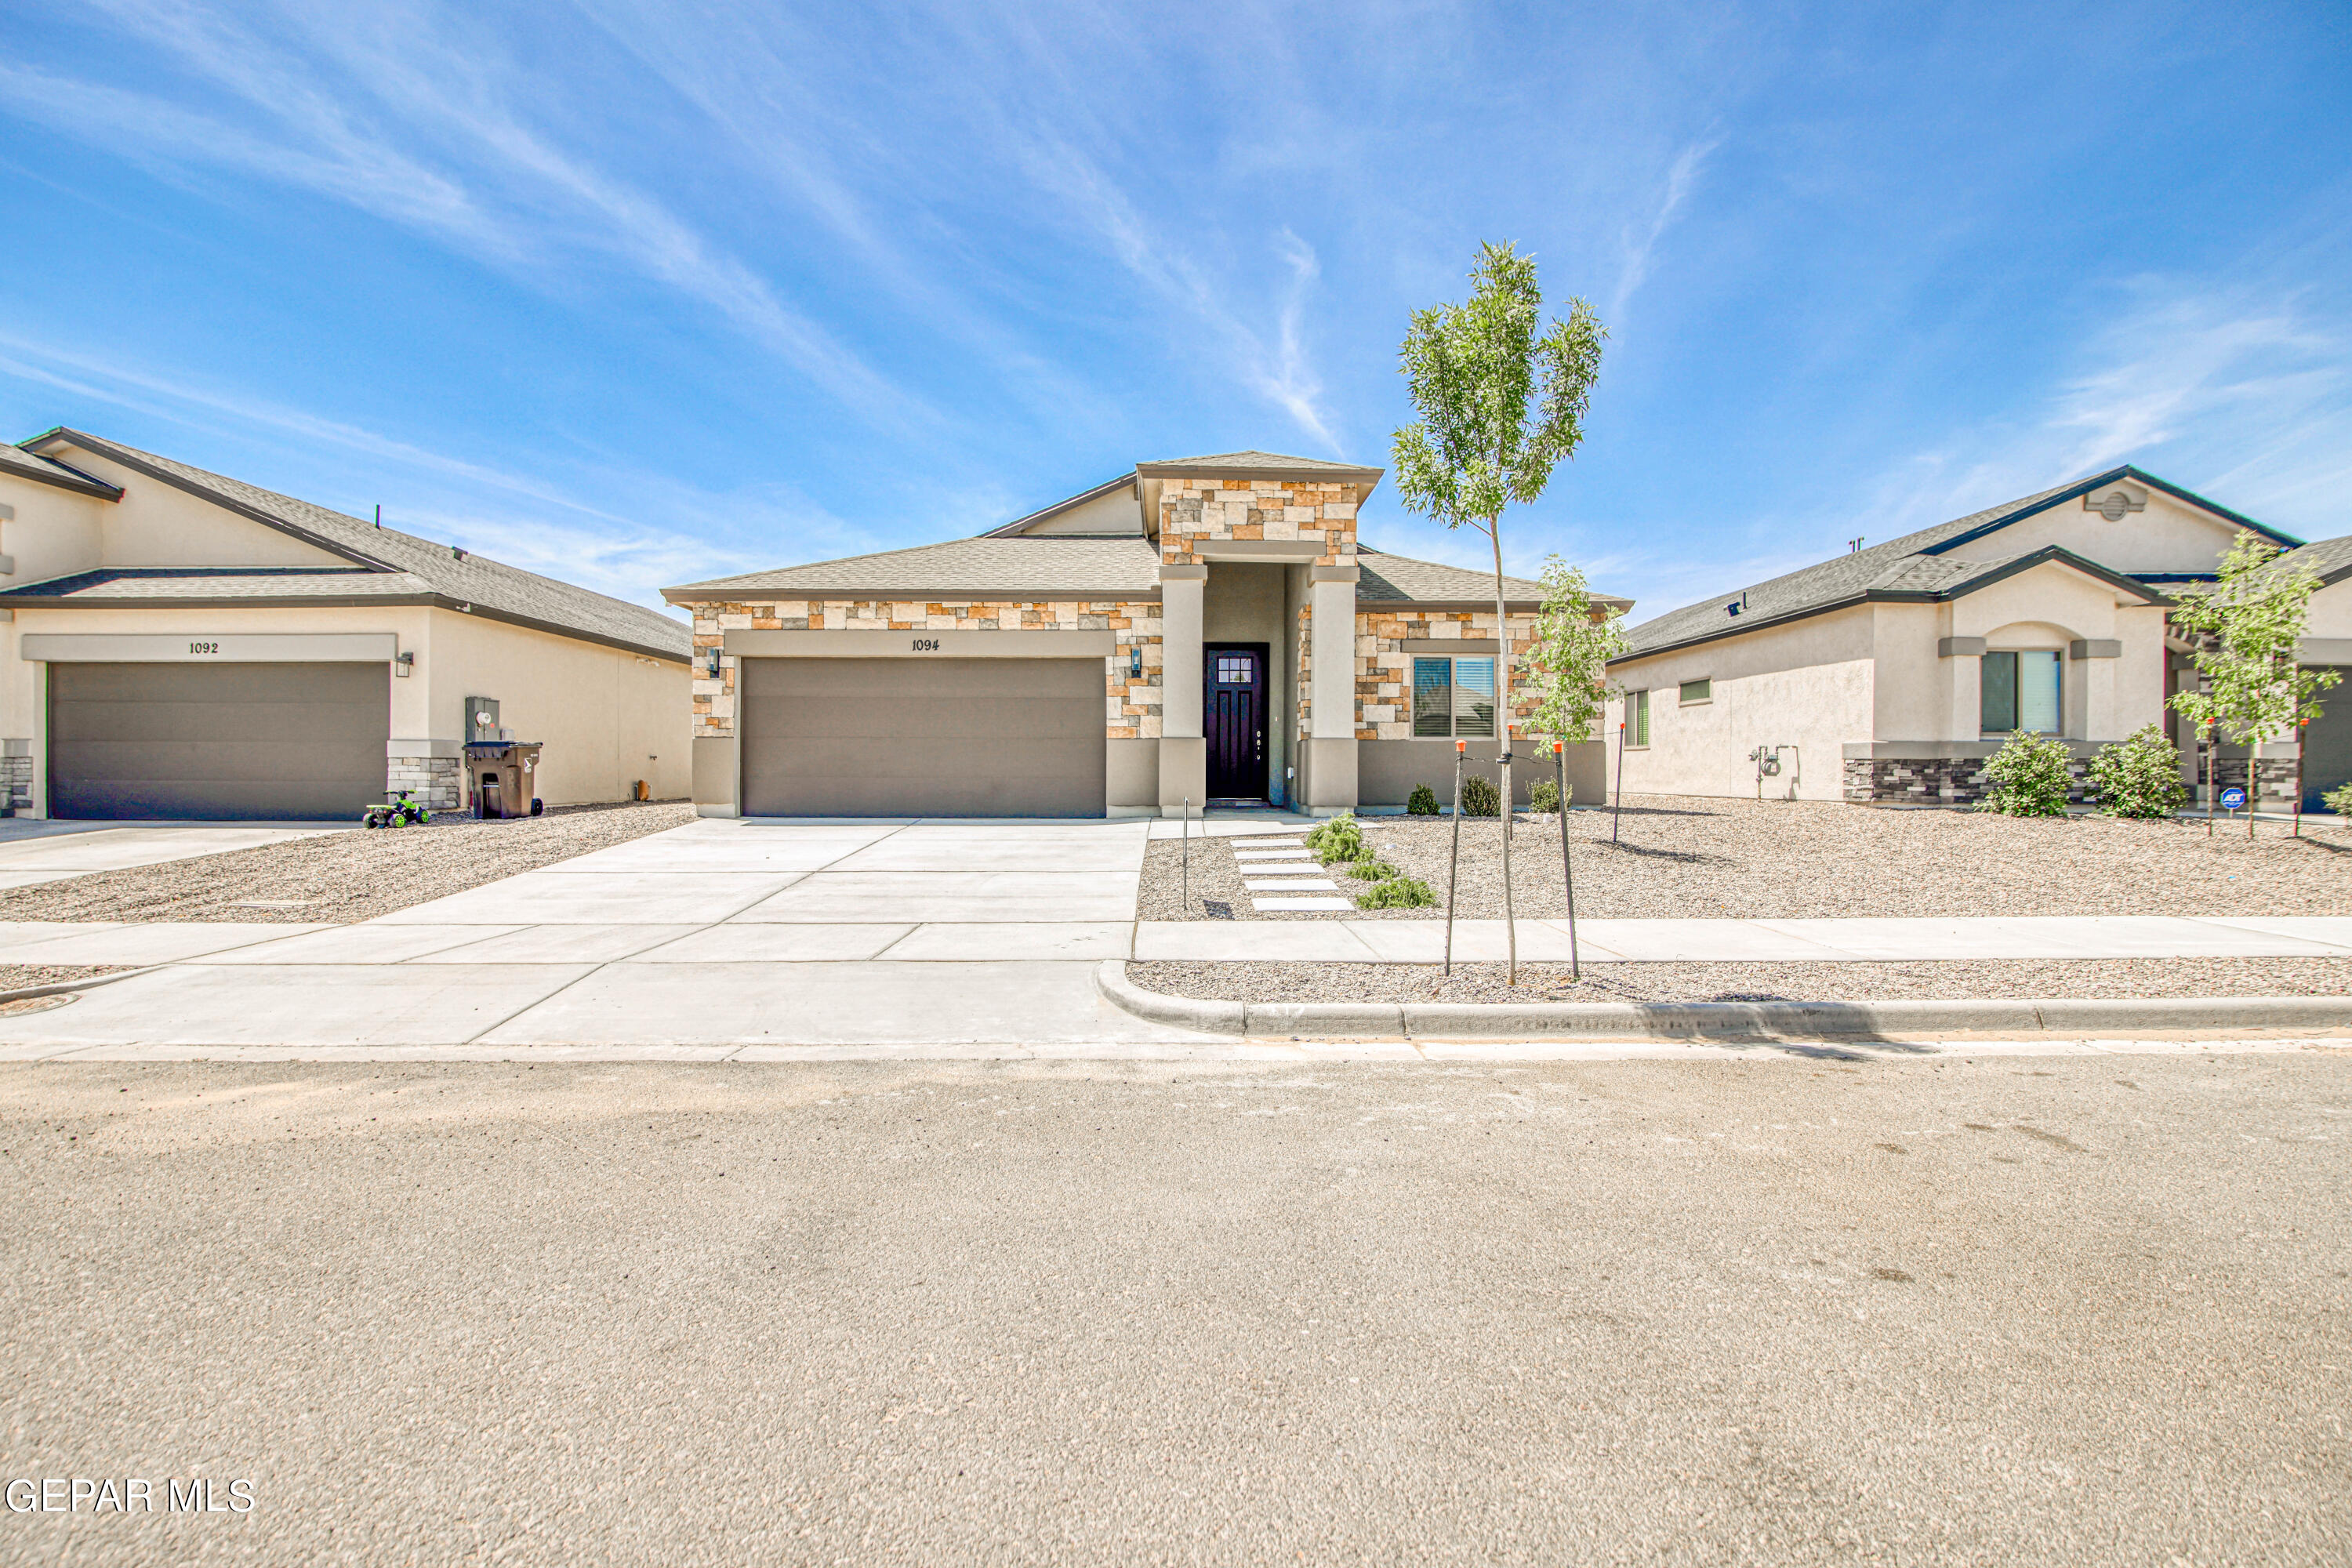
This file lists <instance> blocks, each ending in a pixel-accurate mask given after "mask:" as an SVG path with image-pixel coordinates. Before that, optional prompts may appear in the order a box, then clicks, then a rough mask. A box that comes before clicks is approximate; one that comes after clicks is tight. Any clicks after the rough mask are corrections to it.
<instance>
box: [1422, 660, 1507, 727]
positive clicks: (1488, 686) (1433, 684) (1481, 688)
mask: <svg viewBox="0 0 2352 1568" xmlns="http://www.w3.org/2000/svg"><path fill="white" fill-rule="evenodd" d="M1412 732H1413V733H1414V734H1415V735H1428V736H1433V737H1443V738H1448V739H1451V738H1454V737H1460V738H1463V739H1465V740H1467V739H1476V738H1479V737H1484V736H1490V735H1492V734H1494V732H1495V661H1494V660H1493V659H1492V658H1443V657H1441V658H1416V659H1414V660H1413V661H1412Z"/></svg>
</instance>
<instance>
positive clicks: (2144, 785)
mask: <svg viewBox="0 0 2352 1568" xmlns="http://www.w3.org/2000/svg"><path fill="white" fill-rule="evenodd" d="M2091 785H2092V788H2093V790H2094V791H2095V792H2096V794H2097V795H2098V800H2099V810H2100V812H2101V813H2102V814H2103V815H2105V816H2151V817H2165V816H2171V815H2172V814H2173V813H2174V812H2176V811H2178V810H2179V809H2180V804H2181V802H2183V801H2185V800H2187V799H2188V798H2189V786H2188V785H2187V784H2182V783H2181V782H2180V753H2179V752H2177V751H2175V750H2174V749H2173V745H2172V742H2170V741H2168V740H2167V739H2165V735H2164V730H2163V728H2162V727H2161V726H2159V725H2156V724H2150V725H2147V726H2146V727H2145V728H2143V729H2140V730H2138V731H2135V732H2134V733H2133V734H2132V735H2130V736H2129V737H2128V738H2126V739H2125V740H2121V741H2113V742H2108V743H2107V744H2106V745H2104V746H2101V747H2100V748H2099V754H2098V755H2097V756H2095V757H2093V758H2092V759H2091Z"/></svg>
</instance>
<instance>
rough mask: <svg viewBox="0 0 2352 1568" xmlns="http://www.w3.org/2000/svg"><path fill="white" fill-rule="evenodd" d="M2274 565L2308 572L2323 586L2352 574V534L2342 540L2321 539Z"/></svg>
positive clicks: (2286, 554) (2287, 554) (2292, 551)
mask: <svg viewBox="0 0 2352 1568" xmlns="http://www.w3.org/2000/svg"><path fill="white" fill-rule="evenodd" d="M2272 564H2273V565H2277V566H2284V567H2287V568H2289V569H2291V570H2296V571H2307V572H2309V573H2310V574H2312V575H2313V576H2315V577H2316V578H2318V579H2319V580H2320V582H2322V583H2323V584H2326V583H2332V582H2335V581H2336V580H2337V579H2338V578H2341V577H2343V576H2346V575H2347V574H2352V533H2347V534H2346V535H2345V536H2344V537H2343V538H2341V539H2321V540H2315V541H2314V542H2312V543H2309V544H2306V545H2305V546H2304V547H2303V548H2302V549H2300V550H2290V551H2288V552H2286V553H2285V554H2284V555H2282V556H2280V557H2279V558H2278V560H2277V561H2275V562H2273V563H2272Z"/></svg>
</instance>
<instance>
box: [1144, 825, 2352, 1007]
mask: <svg viewBox="0 0 2352 1568" xmlns="http://www.w3.org/2000/svg"><path fill="white" fill-rule="evenodd" d="M1361 821H1362V824H1363V827H1364V833H1365V838H1366V841H1367V842H1368V843H1369V844H1370V846H1371V847H1373V848H1374V849H1375V850H1376V851H1377V852H1378V854H1379V855H1380V857H1381V858H1382V859H1384V860H1387V861H1388V862H1390V863H1391V865H1394V866H1396V867H1397V868H1399V869H1401V870H1402V871H1403V872H1405V873H1406V874H1407V875H1409V876H1415V877H1419V878H1420V879H1422V880H1423V881H1425V882H1427V883H1428V884H1429V885H1430V887H1431V888H1432V889H1435V891H1436V892H1437V895H1438V897H1439V899H1440V900H1441V903H1440V906H1439V907H1438V908H1435V909H1420V910H1356V909H1349V910H1344V911H1339V910H1330V911H1325V910H1300V911H1283V912H1265V913H1261V912H1258V911H1255V910H1252V909H1251V907H1250V898H1249V895H1248V893H1247V892H1246V891H1245V890H1244V888H1243V886H1242V879H1241V872H1240V867H1239V862H1237V861H1236V860H1235V859H1234V854H1233V849H1234V846H1237V845H1248V844H1250V843H1251V842H1253V841H1252V840H1251V839H1250V838H1246V837H1235V838H1218V839H1201V838H1196V839H1194V840H1193V841H1192V904H1191V907H1190V908H1189V909H1188V908H1186V907H1184V906H1183V903H1182V900H1181V892H1180V889H1179V869H1178V867H1179V857H1180V855H1181V845H1180V844H1179V843H1178V842H1177V841H1175V840H1171V839H1155V840H1153V841H1152V843H1151V846H1150V853H1149V855H1148V857H1147V858H1146V863H1145V868H1144V879H1143V887H1142V891H1141V897H1140V900H1139V904H1140V909H1139V912H1140V915H1141V917H1142V918H1143V919H1145V920H1154V921H1174V920H1307V921H1314V920H1392V919H1393V920H1429V919H1432V918H1442V916H1443V914H1444V908H1443V902H1442V900H1444V896H1445V865H1446V853H1447V847H1448V844H1449V842H1450V840H1451V835H1452V832H1453V824H1452V822H1451V821H1450V820H1449V819H1446V818H1443V817H1392V816H1378V817H1365V818H1362V819H1361ZM1569 825H1570V841H1571V843H1572V845H1573V849H1574V856H1575V864H1576V912H1577V913H1578V915H1580V916H1582V917H1589V918H1592V919H1619V920H1647V919H1702V920H1706V919H1715V920H1721V919H1756V920H1773V919H1777V920H1794V919H1804V918H1809V917H1836V916H1845V915H1928V916H1948V915H1996V914H1998V915H2107V914H2117V915H2120V914H2199V915H2337V914H2347V913H2352V833H2347V832H2346V831H2345V830H2344V828H2343V826H2341V824H2340V823H2339V822H2338V821H2337V820H2336V818H2333V817H2315V818H2306V819H2305V824H2304V833H2303V837H2300V838H2295V837H2289V836H2288V832H2287V829H2286V827H2285V826H2284V825H2283V824H2281V825H2273V824H2270V823H2264V824H2262V825H2261V826H2259V827H2258V829H2257V832H2256V837H2254V838H2253V839H2252V841H2251V842H2249V841H2248V839H2247V837H2246V830H2245V826H2244V824H2243V823H2240V824H2238V825H2236V826H2230V825H2227V824H2226V823H2225V824H2223V825H2221V826H2218V827H2217V828H2216V829H2215V831H2214V833H2213V835H2212V837H2207V836H2206V831H2205V826H2204V824H2203V823H2202V822H2125V821H2117V820H2114V819H2111V818H2107V817H2098V816H2077V817H2057V818H2022V817H2010V816H1994V815H1991V814H1989V813H1984V812H1974V811H1937V810H1892V809H1888V808H1885V807H1880V806H1866V805H1844V804H1843V803H1839V802H1833V801H1797V802H1787V801H1765V802H1757V801H1748V800H1737V799H1729V800H1727V799H1715V798H1702V797H1694V796H1680V797H1670V796H1628V797H1627V799H1626V805H1625V810H1624V816H1623V821H1622V842H1621V843H1618V844H1612V843H1611V842H1610V837H1609V829H1610V814H1609V812H1607V811H1606V810H1602V809H1591V810H1580V811H1575V812H1571V813H1570V818H1569ZM1501 837H1502V825H1501V823H1500V822H1499V821H1496V820H1495V819H1492V818H1485V819H1481V818H1472V819H1468V820H1465V822H1464V823H1463V825H1462V862H1461V870H1460V878H1459V884H1458V893H1457V900H1458V901H1457V903H1456V905H1455V910H1454V912H1455V913H1456V914H1457V915H1459V916H1461V917H1462V918H1464V919H1465V920H1476V919H1497V918H1500V916H1501V915H1502V912H1503V908H1502V897H1501V890H1502V878H1501V864H1502V855H1501ZM1511 860H1512V867H1511V872H1512V877H1511V880H1512V885H1513V890H1514V893H1515V902H1516V904H1517V910H1518V912H1519V913H1520V914H1522V915H1528V916H1535V917H1544V916H1558V915H1562V914H1565V913H1566V912H1567V905H1566V901H1565V900H1564V898H1563V897H1562V893H1561V888H1560V866H1559V828H1558V827H1557V826H1555V825H1554V824H1553V823H1551V822H1549V821H1544V822H1534V823H1530V822H1527V821H1524V820H1523V821H1521V822H1520V823H1519V824H1518V825H1517V827H1516V828H1515V829H1514V830H1513V834H1512V841H1511ZM1333 880H1335V881H1337V882H1339V884H1340V887H1341V889H1342V890H1343V892H1345V893H1352V892H1354V891H1356V890H1357V889H1360V887H1361V886H1363V884H1360V883H1358V882H1356V881H1354V880H1353V879H1350V878H1349V877H1346V876H1344V875H1342V876H1339V877H1335V878H1334V879H1333ZM1643 967H1644V968H1654V967H1658V966H1654V965H1643ZM1824 967H1826V966H1824ZM1861 967H1864V968H1868V967H1872V966H1868V965H1864V966H1861ZM2008 994H2011V995H2015V994H2020V993H2017V992H2011V993H2008ZM2140 994H2148V993H2144V992H2143V993H2140Z"/></svg>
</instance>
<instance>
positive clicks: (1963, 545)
mask: <svg viewBox="0 0 2352 1568" xmlns="http://www.w3.org/2000/svg"><path fill="white" fill-rule="evenodd" d="M2117 479H2132V480H2134V481H2135V482H2137V483H2140V484H2146V485H2150V486H2153V487H2154V488H2156V489H2161V490H2164V491H2166V492H2167V493H2168V494H2171V495H2174V496H2178V497H2180V498H2181V499H2183V500H2189V501H2191V502H2193V503H2194V504H2196V505H2198V506H2201V507H2204V508H2207V509H2208V510H2211V511H2213V512H2214V513H2216V514H2217V515H2219V516H2221V517H2224V518H2227V519H2228V520H2229V521H2232V522H2235V523H2238V524H2239V525H2241V526H2242V527H2246V528H2251V529H2253V530H2254V531H2257V532H2260V533H2263V534H2264V535H2266V536H2268V537H2270V538H2272V539H2276V540H2281V541H2283V542H2287V543H2294V542H2296V541H2294V539H2292V538H2291V537H2290V536H2288V535H2285V534H2282V533H2280V532H2279V531H2277V530H2275V529H2273V528H2268V527H2265V526H2264V525H2263V524H2262V523H2258V522H2256V521H2253V520H2252V518H2247V517H2241V516H2240V515H2239V514H2237V513H2236V512H2233V511H2231V510H2228V509H2227V508H2224V507H2220V506H2215V505H2214V504H2213V503H2212V502H2211V501H2209V500H2205V499H2204V498H2203V497H2201V496H2198V495H2195V494H2193V493H2192V492H2190V491H2188V490H2184V489H2180V488H2179V486H2177V485H2173V484H2170V483H2168V482H2167V481H2165V480H2163V479H2158V478H2157V477H2156V476H2155V475H2153V474H2148V473H2144V472H2142V471H2141V470H2140V469H2138V468H2133V467H2131V466H2130V465H2128V464H2126V465H2125V466H2124V467H2122V468H2110V469H2108V470H2107V471H2106V472H2105V473H2101V474H2094V475H2092V476H2091V477H2090V478H2088V479H2074V480H2072V481H2070V482H2068V483H2066V484H2063V485H2053V486H2052V487H2051V488H2050V489H2046V490H2037V491H2035V492H2034V493H2033V494H2032V495H2030V496H2020V497H2019V498H2018V499H2017V500H2011V501H2003V502H2002V503H2001V504H2000V505H1999V506H1990V507H1987V508H1985V509H1984V510H1982V511H1972V512H1970V513H1969V514H1968V515H1967V516H1966V517H1956V518H1954V519H1952V521H1949V522H1939V523H1937V524H1936V525H1935V526H1934V527H1932V528H1923V529H1921V530H1919V531H1917V532H1916V533H1906V534H1905V535H1903V536H1902V537H1901V538H1899V539H1890V540H1888V541H1887V542H1885V543H1884V544H1874V545H1871V546H1869V547H1868V548H1867V549H1864V550H1857V551H1853V552H1850V553H1847V554H1844V555H1838V556H1833V557H1832V558H1831V559H1829V560H1827V561H1823V562H1819V563H1815V564H1813V565H1811V566H1807V567H1804V568H1802V569H1801V570H1799V571H1795V572H1791V573H1789V574H1786V575H1785V576H1780V577H1775V578H1773V579H1771V580H1770V581H1769V582H1765V583H1757V584H1750V585H1749V586H1748V587H1747V588H1745V589H1740V588H1733V589H1730V590H1729V591H1727V592H1725V593H1721V594H1717V595H1714V596H1713V597H1711V598H1707V599H1703V600H1701V601H1699V602H1698V603H1697V604H1695V605H1684V606H1682V607H1681V608H1680V609H1675V610H1668V611H1666V612H1665V613H1664V615H1660V616H1653V617H1652V618H1651V619H1649V620H1646V621H1644V622H1643V623H1642V624H1641V625H1640V626H1634V627H1632V628H1631V629H1630V630H1629V631H1628V632H1627V634H1626V640H1627V642H1628V643H1629V644H1630V645H1631V646H1630V649H1629V651H1628V652H1627V653H1626V654H1625V655H1624V657H1625V658H1644V657H1646V656H1648V655H1651V654H1654V653H1663V652H1664V651H1665V650H1666V649H1668V648H1672V647H1682V646H1684V645H1685V644H1687V643H1693V642H1700V641H1705V640H1706V639H1708V638H1711V637H1723V636H1730V635H1735V634H1738V633H1740V632H1746V631H1752V630H1754V629H1755V628H1756V627H1757V626H1763V625H1769V624H1770V623H1772V622H1776V621H1786V620H1794V619H1797V618H1799V617H1801V616H1809V615H1817V614H1819V613H1821V612H1822V611H1823V610H1827V609H1830V608H1832V607H1834V606H1837V605H1845V604H1852V603H1856V602H1859V601H1861V600H1863V599H1865V598H1868V597H1873V596H1885V595H1907V594H1942V593H1947V592H1948V591H1950V590H1951V589H1952V588H1954V587H1956V586H1958V585H1960V584H1965V583H1968V582H1972V581H1974V580H1976V579H1977V578H1978V577H1979V576H1981V575H1983V574H1986V573H1988V572H1992V571H1997V570H1999V569H2000V568H2001V567H2003V566H2006V565H2011V564H2013V563H2015V562H2017V561H2019V560H2021V559H2023V558H2022V557H2021V556H2018V555H2016V554H2015V553H2014V552H2000V550H1999V549H1998V546H1997V544H1994V543H1993V542H1990V541H1988V542H1987V547H1986V548H1983V549H1978V550H1970V549H1969V548H1967V547H1968V546H1969V545H1970V544H1972V543H1974V542H1975V541H1976V540H1977V539H1978V538H1979V537H1980V536H1983V535H1989V534H1990V533H1992V532H1993V531H1995V530H1997V529H1999V528H2001V527H2003V526H2005V525H2007V524H2009V523H2011V522H2015V521H2018V520H2020V519H2021V518H2024V517H2028V516H2031V515H2032V514H2033V513H2035V512H2038V511H2042V510H2046V509H2047V508H2048V507H2050V506H2052V505H2053V504H2055V503H2057V502H2059V501H2063V500H2073V499H2074V498H2075V497H2077V496H2081V495H2086V494H2088V493H2090V492H2091V491H2092V490H2095V489H2098V488H2099V487H2100V486H2102V485H2106V484H2112V483H2114V482H2115V481H2116V480H2117ZM2033 553H2035V554H2040V553H2041V552H2033ZM2061 553H2062V554H2067V558H2068V559H2070V560H2074V561H2077V562H2079V560H2080V558H2079V557H2074V556H2072V555H2071V553H2069V552H2061ZM2081 564H2083V565H2085V566H2089V565H2090V564H2091V563H2087V562H2081ZM2093 569H2094V570H2096V571H2100V572H2102V573H2104V572H2105V568H2093ZM1743 598H1744V599H1745V600H1746V604H1745V606H1744V607H1743V608H1742V609H1741V611H1740V613H1739V615H1738V616H1737V617H1736V618H1735V617H1733V616H1728V615H1727V614H1726V612H1725V609H1724V606H1725V605H1727V604H1730V603H1731V602H1733V601H1734V600H1738V599H1743Z"/></svg>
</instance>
